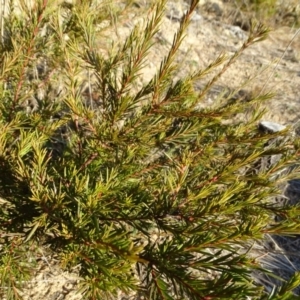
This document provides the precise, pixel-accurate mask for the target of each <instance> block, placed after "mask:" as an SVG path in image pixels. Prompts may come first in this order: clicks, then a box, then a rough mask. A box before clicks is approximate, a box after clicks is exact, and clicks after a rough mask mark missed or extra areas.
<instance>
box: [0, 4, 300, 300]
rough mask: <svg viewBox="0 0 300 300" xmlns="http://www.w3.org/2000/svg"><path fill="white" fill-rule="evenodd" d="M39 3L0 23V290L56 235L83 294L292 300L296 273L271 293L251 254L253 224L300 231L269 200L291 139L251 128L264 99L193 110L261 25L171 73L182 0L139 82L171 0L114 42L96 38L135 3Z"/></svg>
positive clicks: (15, 282)
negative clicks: (159, 52) (169, 40)
mask: <svg viewBox="0 0 300 300" xmlns="http://www.w3.org/2000/svg"><path fill="white" fill-rule="evenodd" d="M36 2H37V3H36V4H35V5H34V7H32V8H28V7H27V8H26V6H23V7H22V10H21V15H20V14H15V13H13V9H12V7H11V13H10V14H8V15H7V17H6V18H5V22H4V23H3V24H2V25H3V27H2V43H1V48H0V55H1V71H0V91H1V101H0V112H1V119H0V171H1V174H2V175H1V177H0V197H1V199H0V223H1V229H0V253H1V255H0V276H1V277H0V278H1V281H0V282H1V288H2V289H1V291H0V292H1V293H2V294H3V295H6V297H8V298H10V299H17V298H18V297H19V292H18V291H19V289H21V288H22V284H24V282H25V281H26V280H28V279H29V278H30V276H31V275H32V272H33V270H34V264H35V262H36V257H37V255H38V252H39V250H38V249H39V248H40V247H42V246H43V245H51V247H52V249H53V250H55V251H56V252H57V253H58V255H59V258H60V261H61V264H62V266H63V267H64V268H71V267H73V266H75V265H80V275H81V277H82V278H83V281H82V283H81V286H80V287H79V288H81V292H82V293H83V294H84V299H106V298H107V299H110V298H111V299H116V295H117V292H118V290H122V291H124V292H125V293H130V292H132V291H135V292H136V293H138V294H139V295H143V296H144V297H145V299H250V297H251V299H292V298H291V297H293V294H292V291H293V289H294V288H295V286H296V285H297V284H299V281H300V278H299V276H297V275H295V277H294V278H291V280H290V282H287V283H285V284H283V285H282V286H281V287H278V288H277V289H275V290H274V291H273V292H272V294H271V295H270V294H269V295H268V294H267V293H266V292H265V291H264V289H263V287H261V286H259V285H258V284H256V283H255V282H254V280H253V277H251V274H252V272H253V271H254V270H256V271H257V270H259V271H261V272H266V273H267V272H268V271H267V270H264V269H263V268H261V266H260V264H259V260H257V259H255V258H253V257H252V256H249V255H248V254H247V252H248V251H250V249H251V245H252V244H253V242H254V241H255V240H259V239H262V238H263V236H264V234H267V233H268V234H295V233H297V232H299V218H298V216H299V209H298V208H297V207H289V206H287V205H278V204H276V203H275V202H273V201H272V197H273V196H275V195H277V193H278V189H277V185H278V183H279V182H280V181H283V180H286V179H287V178H289V177H290V176H292V175H291V174H290V166H295V165H296V159H295V157H296V155H295V154H297V143H298V142H297V140H296V139H288V138H284V137H286V136H287V134H288V130H285V131H281V132H278V133H262V132H261V131H260V130H259V129H258V122H259V120H260V119H261V116H262V114H263V110H262V109H260V108H259V104H260V103H261V102H263V101H264V100H266V99H269V98H270V95H269V94H265V95H259V94H258V95H255V94H253V95H252V97H251V99H248V101H246V102H245V101H240V99H239V98H238V97H234V94H235V92H234V91H233V92H232V93H230V94H226V96H225V94H224V95H223V97H219V99H218V100H217V101H216V102H215V103H214V104H213V105H212V106H211V107H206V108H203V107H200V105H199V104H200V103H201V102H202V101H203V100H204V99H205V97H206V96H207V94H208V93H209V90H210V89H211V88H212V87H213V85H214V84H215V82H216V81H217V79H218V78H219V77H220V76H222V75H223V73H224V72H225V70H227V69H228V68H229V67H230V65H231V64H232V63H233V62H235V61H236V60H237V59H238V57H239V55H240V54H241V53H242V52H243V51H244V50H245V49H246V48H248V47H250V46H251V45H253V44H254V43H256V42H259V41H261V40H263V39H265V38H266V36H267V33H268V30H267V29H266V28H265V27H264V26H262V25H260V24H252V25H251V30H250V34H249V38H248V40H247V41H245V43H244V44H243V46H242V48H241V49H240V50H239V51H238V52H237V53H235V54H234V55H233V56H232V57H230V58H226V57H225V56H220V57H219V58H218V59H217V60H216V61H214V62H211V63H210V64H209V65H208V66H207V68H206V69H203V70H198V71H197V72H194V73H191V74H188V75H186V76H185V77H183V78H180V79H176V80H175V75H176V71H177V69H178V66H176V64H175V63H174V58H175V55H176V52H177V50H178V48H179V47H180V44H181V42H182V39H183V37H184V33H185V30H186V28H187V26H188V24H189V21H190V18H191V15H192V13H193V11H194V10H195V8H196V6H197V4H198V1H196V0H193V1H191V4H190V7H189V9H188V10H187V11H186V13H185V14H184V16H183V17H182V19H181V22H180V27H179V29H178V32H177V34H176V35H175V36H174V40H173V44H172V46H171V47H170V51H169V53H168V54H167V55H166V57H165V58H164V60H163V61H162V62H161V65H160V66H159V68H158V70H157V73H156V74H155V76H154V77H153V78H152V79H151V80H150V81H149V82H148V83H147V84H145V85H142V86H141V85H140V82H141V76H142V75H141V70H142V68H143V65H144V63H145V61H146V59H147V54H148V53H149V51H150V49H151V46H152V41H153V37H154V36H155V35H156V34H157V32H158V30H159V25H160V22H161V19H162V16H163V12H164V6H165V2H166V1H156V3H154V4H153V5H152V6H151V7H150V8H149V14H148V19H147V20H146V21H145V23H143V24H139V25H138V26H136V27H135V28H134V29H133V30H132V32H131V34H130V35H129V36H128V37H127V38H126V39H125V41H124V42H123V43H122V44H121V45H119V46H115V45H112V46H111V47H110V46H108V45H106V47H104V46H103V45H102V44H101V42H102V43H103V40H101V38H102V37H103V36H104V30H105V28H106V27H105V26H104V25H103V24H106V23H105V21H106V20H110V21H111V23H110V25H112V26H114V25H115V22H116V19H117V17H118V16H120V17H121V16H122V14H125V12H126V10H127V9H130V6H126V5H125V3H122V5H123V6H122V9H119V10H118V9H117V7H118V6H117V5H116V7H115V8H116V10H113V8H114V7H108V5H107V4H105V3H99V4H97V1H79V3H77V4H76V5H74V6H72V5H71V4H62V5H54V4H53V3H52V2H50V1H49V2H48V1H36ZM129 4H130V3H128V5H129ZM120 5H121V4H120ZM120 7H121V6H120ZM112 20H114V21H112ZM102 25H103V26H102ZM99 45H100V46H99ZM116 48H117V49H116ZM220 66H222V67H221V68H219V69H218V72H217V73H216V74H215V75H214V76H212V79H211V80H209V81H208V83H207V84H206V85H205V86H204V87H203V88H202V89H201V91H198V92H196V91H195V90H194V85H195V83H196V82H198V81H199V80H203V79H206V78H207V76H209V75H210V74H211V73H212V72H213V71H215V70H216V69H217V67H220ZM238 116H239V117H238ZM240 116H242V117H240ZM277 137H282V138H281V139H277V140H276V141H279V142H276V143H271V144H268V142H269V141H270V140H274V139H275V138H277ZM267 144H268V147H266V145H267ZM276 154H280V155H281V156H280V159H279V160H277V161H276V163H275V164H273V165H271V166H270V167H268V168H263V169H262V168H259V167H258V166H259V162H260V160H261V159H262V158H264V157H266V156H270V155H276ZM296 171H297V169H294V171H293V172H296ZM284 297H286V298H284Z"/></svg>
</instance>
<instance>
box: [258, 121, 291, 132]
mask: <svg viewBox="0 0 300 300" xmlns="http://www.w3.org/2000/svg"><path fill="white" fill-rule="evenodd" d="M259 129H260V130H262V131H267V132H268V131H269V132H271V133H275V132H278V131H282V130H284V129H286V127H285V126H283V125H280V124H278V123H275V122H269V121H261V122H260V123H259Z"/></svg>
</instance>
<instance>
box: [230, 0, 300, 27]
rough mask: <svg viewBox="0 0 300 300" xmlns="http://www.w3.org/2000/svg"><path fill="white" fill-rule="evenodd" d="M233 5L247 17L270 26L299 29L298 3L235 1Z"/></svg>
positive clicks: (299, 14) (295, 1)
mask: <svg viewBox="0 0 300 300" xmlns="http://www.w3.org/2000/svg"><path fill="white" fill-rule="evenodd" d="M235 4H236V5H237V6H238V7H239V8H240V9H241V10H242V11H243V12H245V13H246V14H247V15H250V16H252V17H255V18H256V19H258V20H260V21H262V22H264V23H268V24H270V25H271V26H278V25H279V26H280V25H288V26H291V27H299V24H300V11H299V8H300V7H299V1H297V0H291V1H277V0H236V1H235Z"/></svg>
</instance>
